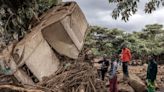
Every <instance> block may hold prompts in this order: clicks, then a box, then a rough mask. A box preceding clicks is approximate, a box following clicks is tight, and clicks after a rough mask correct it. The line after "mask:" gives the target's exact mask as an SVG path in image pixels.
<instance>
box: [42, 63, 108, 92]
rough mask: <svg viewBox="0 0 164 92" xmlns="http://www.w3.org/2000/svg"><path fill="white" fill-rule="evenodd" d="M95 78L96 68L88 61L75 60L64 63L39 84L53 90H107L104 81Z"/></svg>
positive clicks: (103, 91) (85, 91)
mask: <svg viewBox="0 0 164 92" xmlns="http://www.w3.org/2000/svg"><path fill="white" fill-rule="evenodd" d="M97 79H98V78H97V73H96V69H95V68H93V67H92V66H91V65H89V63H87V62H76V61H75V62H72V63H70V62H68V63H64V64H63V65H62V66H61V67H60V68H59V70H58V71H57V72H56V73H55V74H54V75H52V76H50V77H49V78H45V79H44V80H43V81H42V82H41V83H39V85H41V86H42V87H45V88H48V89H50V90H53V91H54V92H107V89H106V87H105V86H104V85H105V82H103V81H101V80H97ZM46 92H47V91H46Z"/></svg>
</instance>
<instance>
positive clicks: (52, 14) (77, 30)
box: [41, 2, 88, 59]
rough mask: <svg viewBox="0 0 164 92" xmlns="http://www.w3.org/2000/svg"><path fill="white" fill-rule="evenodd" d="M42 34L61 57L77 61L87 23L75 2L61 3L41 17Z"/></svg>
mask: <svg viewBox="0 0 164 92" xmlns="http://www.w3.org/2000/svg"><path fill="white" fill-rule="evenodd" d="M41 20H42V29H41V30H42V33H43V36H44V38H45V39H46V40H47V41H48V43H49V44H50V45H51V46H52V47H53V48H54V49H55V50H56V51H57V52H58V53H59V54H61V55H65V56H68V57H70V58H73V59H77V58H78V55H79V53H80V50H81V49H82V47H83V44H84V42H83V40H84V37H85V33H86V31H87V28H88V23H87V21H86V19H85V16H84V15H83V13H82V11H81V9H80V8H79V6H78V5H77V4H76V3H75V2H67V3H62V4H61V5H59V6H57V7H56V8H52V10H49V11H48V12H47V14H44V16H42V17H41Z"/></svg>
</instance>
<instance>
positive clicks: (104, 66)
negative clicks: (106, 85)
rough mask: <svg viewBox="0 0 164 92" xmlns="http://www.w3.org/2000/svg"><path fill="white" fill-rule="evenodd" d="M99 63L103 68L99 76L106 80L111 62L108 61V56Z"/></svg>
mask: <svg viewBox="0 0 164 92" xmlns="http://www.w3.org/2000/svg"><path fill="white" fill-rule="evenodd" d="M98 63H99V64H101V68H100V70H99V76H100V78H101V79H102V80H104V78H105V74H106V73H107V71H108V67H109V61H108V60H107V59H106V56H104V57H103V60H100V61H99V62H98Z"/></svg>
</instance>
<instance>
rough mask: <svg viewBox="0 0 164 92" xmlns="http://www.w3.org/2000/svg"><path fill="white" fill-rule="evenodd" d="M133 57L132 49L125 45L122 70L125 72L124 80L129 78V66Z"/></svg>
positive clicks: (122, 55)
mask: <svg viewBox="0 0 164 92" xmlns="http://www.w3.org/2000/svg"><path fill="white" fill-rule="evenodd" d="M131 57H132V55H131V51H130V49H128V48H127V46H126V45H124V46H123V48H122V52H121V61H122V70H123V74H124V78H127V77H129V72H128V64H129V62H130V60H131Z"/></svg>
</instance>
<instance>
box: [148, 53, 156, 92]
mask: <svg viewBox="0 0 164 92" xmlns="http://www.w3.org/2000/svg"><path fill="white" fill-rule="evenodd" d="M157 72H158V65H157V62H156V56H155V55H152V56H150V57H149V62H148V68H147V76H146V79H147V87H148V92H155V83H154V81H155V80H156V76H157Z"/></svg>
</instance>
